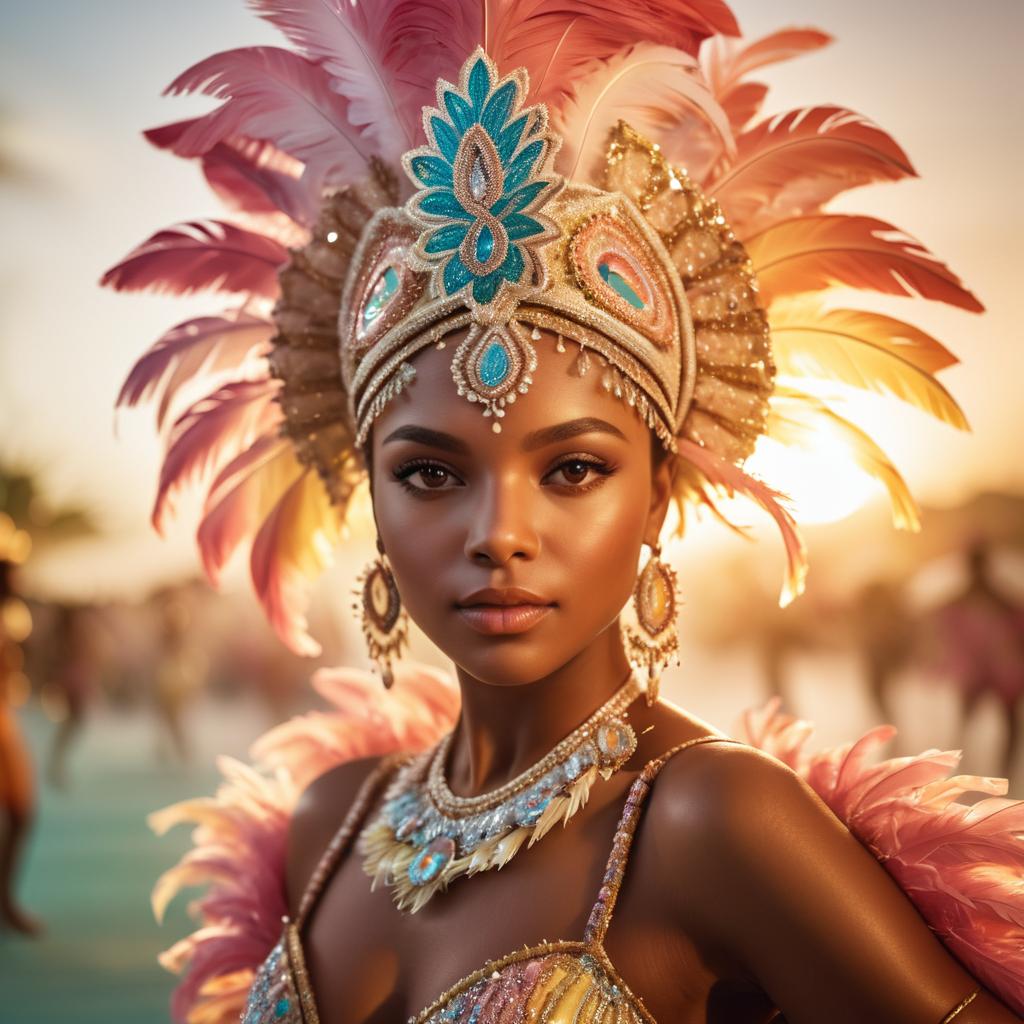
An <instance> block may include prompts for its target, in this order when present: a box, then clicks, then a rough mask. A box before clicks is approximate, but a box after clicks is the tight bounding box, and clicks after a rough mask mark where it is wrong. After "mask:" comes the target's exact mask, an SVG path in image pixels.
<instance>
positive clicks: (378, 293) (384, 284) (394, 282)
mask: <svg viewBox="0 0 1024 1024" xmlns="http://www.w3.org/2000/svg"><path fill="white" fill-rule="evenodd" d="M397 291H398V272H397V271H396V270H395V268H394V267H385V268H384V270H383V272H382V273H381V274H380V275H378V277H377V280H376V281H374V283H373V287H372V288H371V289H370V295H369V297H368V298H367V300H366V305H365V306H363V319H362V330H363V332H365V331H367V330H368V329H369V328H370V327H371V326H372V324H373V322H374V320H376V319H377V318H378V317H379V316H380V315H381V313H383V312H384V310H385V308H386V307H387V304H388V303H389V302H390V301H391V300H392V299H393V298H394V296H395V292H397Z"/></svg>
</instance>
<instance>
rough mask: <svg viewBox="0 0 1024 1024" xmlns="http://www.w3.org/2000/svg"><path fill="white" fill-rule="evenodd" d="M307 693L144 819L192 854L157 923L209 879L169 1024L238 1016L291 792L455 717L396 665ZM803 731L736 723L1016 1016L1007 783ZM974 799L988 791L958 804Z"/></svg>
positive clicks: (330, 673)
mask: <svg viewBox="0 0 1024 1024" xmlns="http://www.w3.org/2000/svg"><path fill="white" fill-rule="evenodd" d="M313 682H314V686H315V688H316V689H317V691H318V692H319V693H320V694H321V696H323V697H324V698H325V699H326V700H327V701H328V703H329V704H330V705H332V709H331V710H329V711H323V712H313V713H310V714H306V715H303V716H299V717H296V718H294V719H292V720H291V721H289V722H286V723H285V724H283V725H280V726H277V727H276V728H274V729H272V730H271V731H270V732H268V733H267V734H266V735H264V736H263V737H262V738H261V739H259V740H258V741H257V742H256V744H255V745H254V747H253V751H252V753H253V756H254V758H255V760H256V767H255V768H253V767H248V766H246V765H244V764H241V763H240V762H238V761H235V760H233V759H231V758H226V757H224V758H221V759H219V761H218V767H219V768H220V771H221V773H222V774H223V776H224V782H223V783H222V785H221V786H220V789H219V790H218V792H217V794H216V796H215V797H213V798H206V799H199V800H189V801H185V802H183V803H179V804H175V805H174V806H172V807H168V808H166V809H164V810H162V811H157V812H156V813H154V814H153V815H151V816H150V819H149V821H150V825H151V827H152V828H153V829H154V830H155V831H157V832H159V833H163V832H165V831H166V830H167V829H169V828H171V827H172V826H174V825H177V824H181V823H191V824H193V825H194V826H195V831H194V832H193V838H194V841H195V845H194V847H193V848H192V850H190V851H189V852H188V853H187V854H186V855H185V856H184V857H183V858H182V860H181V861H180V862H179V863H178V864H177V865H175V866H174V867H172V868H170V869H169V870H168V871H166V872H165V873H164V874H163V875H162V876H161V878H160V879H159V880H158V882H157V884H156V886H155V888H154V890H153V897H152V901H153V910H154V912H155V914H156V916H157V918H158V919H159V918H161V917H162V915H163V912H164V910H165V908H166V907H167V904H168V903H169V902H170V900H171V899H173V897H174V896H175V895H176V894H177V893H178V892H179V891H180V890H181V889H183V888H185V887H191V886H197V885H205V886H207V890H206V894H205V895H204V896H203V897H202V898H201V899H199V900H198V901H196V902H195V903H194V904H193V905H192V910H193V912H194V914H195V915H196V916H197V918H198V920H199V922H200V924H199V927H198V928H197V929H196V930H195V931H194V932H193V933H192V934H191V935H189V936H188V937H186V938H184V939H182V940H181V941H180V942H177V943H176V944H175V945H173V946H172V947H171V948H170V949H168V950H167V951H166V952H165V953H163V954H162V955H161V958H160V962H161V964H162V965H163V966H164V967H165V968H167V969H168V970H170V971H172V972H174V973H176V974H183V979H182V981H181V983H180V984H179V985H178V987H177V989H176V990H175V994H174V997H173V1001H172V1012H173V1015H174V1019H175V1020H176V1021H177V1022H179V1024H228V1022H229V1021H237V1019H238V1017H239V1015H240V1013H241V1010H242V1008H243V1006H244V1003H245V998H246V995H247V992H248V988H249V985H250V983H251V980H252V977H253V974H254V972H255V970H256V968H257V967H258V966H259V964H260V963H261V962H262V961H263V960H264V959H265V958H266V956H267V954H268V953H269V952H270V949H271V947H272V946H273V945H274V943H275V942H276V941H277V939H278V937H279V931H280V926H281V915H282V914H284V913H285V912H286V909H287V908H286V905H285V895H284V863H285V840H286V834H287V827H288V821H289V817H290V814H291V811H292V809H293V807H294V805H295V802H296V800H297V798H298V795H299V793H300V792H301V790H302V789H303V788H304V787H305V786H306V785H308V784H309V782H311V781H312V780H313V779H314V778H315V777H317V776H318V775H320V774H321V773H322V772H325V771H327V770H328V769H330V768H332V767H334V766H335V765H338V764H341V763H343V762H345V761H349V760H354V759H357V758H363V757H371V756H377V755H383V754H386V753H390V752H392V751H396V750H410V751H415V750H425V749H427V748H428V747H430V746H431V745H432V744H433V743H435V742H436V741H437V740H438V739H439V738H440V737H441V736H442V735H443V734H444V733H445V732H447V731H448V730H449V729H450V728H451V727H452V725H453V724H454V722H455V719H456V716H457V714H458V691H457V688H456V687H455V685H454V683H453V681H452V680H451V679H450V678H449V677H448V676H447V675H446V674H445V673H443V672H440V671H438V670H435V669H431V668H427V667H425V666H423V665H417V664H416V663H413V662H406V663H404V664H403V663H401V662H400V663H399V665H398V668H397V675H396V684H395V687H394V688H393V689H392V690H390V691H384V690H382V689H381V687H380V683H379V681H378V680H377V679H376V677H375V676H373V675H372V674H371V673H369V672H363V671H358V670H355V669H325V670H322V671H320V672H319V673H317V674H316V676H314V680H313ZM812 731H813V726H811V724H810V723H809V722H806V721H802V720H800V719H797V718H794V717H793V716H791V715H787V714H784V713H782V712H781V711H780V710H779V702H778V698H773V699H772V700H771V701H769V702H768V704H767V705H765V706H764V707H763V708H759V709H752V710H749V711H747V712H745V714H744V715H743V719H742V725H741V727H740V729H739V730H738V731H737V738H739V739H742V740H744V741H745V742H747V743H750V744H751V745H753V746H755V747H758V748H760V749H761V750H764V751H766V752H767V753H769V754H771V755H772V756H774V757H776V758H778V759H779V760H780V761H782V762H783V763H785V764H787V765H789V766H790V767H791V768H792V769H793V770H794V771H796V772H797V773H798V774H800V775H801V776H802V777H803V778H804V779H805V780H806V781H807V782H808V784H809V785H810V786H811V787H812V788H813V789H814V790H815V792H816V793H817V794H818V795H819V796H820V797H821V798H822V799H823V800H824V801H825V803H826V804H827V805H828V806H829V807H830V808H831V810H832V811H833V812H834V813H835V814H836V816H837V817H838V818H839V819H840V820H841V821H843V822H844V823H845V824H846V826H847V827H848V828H849V829H850V831H851V832H852V833H853V834H854V835H855V836H857V838H858V839H859V840H860V841H861V842H862V843H864V845H865V846H866V847H867V848H868V849H870V850H871V851H872V852H873V853H874V854H875V856H876V857H877V858H878V859H879V861H881V863H882V864H883V865H884V866H885V868H886V869H887V870H888V871H889V873H890V874H891V875H892V876H893V878H895V879H896V881H897V882H898V883H899V884H900V886H901V887H902V888H903V889H904V891H905V892H906V893H907V895H908V896H909V897H910V898H911V899H912V900H913V902H914V904H915V905H916V907H917V909H918V911H919V912H920V913H921V915H922V916H923V917H924V919H925V920H926V921H927V922H928V924H929V925H930V926H931V928H932V929H933V930H934V931H935V932H936V934H937V935H938V936H939V937H940V938H941V939H942V941H943V942H944V943H945V944H946V947H947V948H948V949H949V950H950V951H951V952H952V953H953V954H954V955H955V956H956V957H957V958H958V959H959V960H960V961H961V963H963V965H964V966H965V967H966V968H967V969H968V970H969V971H971V972H972V973H973V974H974V975H975V977H976V978H978V980H979V981H981V982H982V983H983V984H985V985H986V986H987V987H988V988H990V989H991V990H992V991H993V992H995V993H996V994H997V995H999V997H1000V998H1001V999H1003V1001H1004V1002H1006V1003H1007V1004H1008V1005H1009V1006H1011V1007H1013V1008H1014V1009H1015V1010H1016V1011H1017V1012H1018V1013H1020V1012H1024V891H1022V886H1021V881H1020V879H1021V874H1022V870H1024V843H1022V842H1021V838H1022V834H1024V801H1018V800H1010V799H1006V798H1005V793H1006V790H1007V782H1006V780H1005V779H995V778H983V777H980V776H974V775H952V776H951V775H950V773H951V772H952V771H953V770H954V769H955V768H956V766H957V764H958V763H959V761H960V752H959V751H954V750H947V751H942V750H934V749H932V750H926V751H924V752H923V753H920V754H916V755H914V756H911V757H897V758H889V759H887V760H883V761H880V762H878V763H875V764H869V763H868V760H869V757H870V755H872V754H874V753H876V752H877V751H878V749H879V747H880V746H881V745H882V744H883V743H885V742H886V741H887V740H888V739H890V738H891V737H892V736H893V735H894V734H895V732H896V730H895V728H894V727H893V726H891V725H881V726H877V727H876V728H874V729H871V730H870V731H868V732H867V733H865V734H864V735H863V736H862V737H861V738H860V739H859V740H857V741H856V742H853V743H848V744H845V745H843V746H838V747H831V748H825V749H822V750H820V751H818V752H817V753H813V754H812V753H807V752H805V751H804V745H805V743H806V742H807V739H808V737H809V736H810V734H811V732H812ZM970 793H983V794H987V796H986V798H985V799H982V800H979V801H978V802H977V803H974V804H972V805H967V804H964V803H960V802H958V799H959V798H960V797H961V796H964V795H967V794H970Z"/></svg>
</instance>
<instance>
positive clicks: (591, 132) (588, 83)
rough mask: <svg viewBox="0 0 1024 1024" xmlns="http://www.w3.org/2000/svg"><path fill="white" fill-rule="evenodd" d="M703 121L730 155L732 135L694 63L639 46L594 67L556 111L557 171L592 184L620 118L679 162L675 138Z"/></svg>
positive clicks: (686, 57) (651, 46)
mask: <svg viewBox="0 0 1024 1024" xmlns="http://www.w3.org/2000/svg"><path fill="white" fill-rule="evenodd" d="M695 118H696V119H703V120H705V121H706V122H707V123H708V124H710V125H711V126H712V127H713V129H714V130H715V131H717V132H718V133H719V135H720V137H721V144H722V146H723V148H725V149H727V150H731V148H732V146H733V141H732V134H731V132H730V130H729V124H728V121H727V120H726V118H725V115H724V113H723V112H722V110H721V108H720V107H719V106H718V103H717V101H716V100H715V98H714V96H713V95H712V93H711V91H710V90H709V89H708V87H707V85H706V84H705V82H704V81H703V79H702V78H701V76H700V74H699V69H698V66H697V62H696V60H695V59H694V58H692V57H690V56H689V55H688V54H686V53H684V52H683V51H681V50H675V49H671V48H670V47H667V46H658V45H656V44H653V43H638V44H637V45H636V46H634V47H632V48H631V49H630V50H628V51H623V52H622V53H620V54H617V55H616V56H615V57H614V58H612V59H611V60H609V61H607V62H602V63H595V64H594V65H592V66H591V70H590V72H589V74H587V75H585V76H583V77H581V79H580V81H579V82H578V83H577V86H576V89H575V91H574V92H573V95H572V97H571V99H569V100H567V101H566V102H565V103H564V104H563V105H562V106H561V107H560V108H558V109H557V111H552V125H553V127H554V128H555V130H556V131H557V132H558V133H559V134H561V136H562V147H561V149H560V150H559V152H558V155H557V157H556V161H555V167H556V169H557V170H558V171H559V173H561V174H564V175H565V176H566V177H568V178H572V179H575V180H585V181H593V180H594V178H595V171H596V170H597V169H599V167H600V166H602V165H603V156H604V153H605V151H606V150H607V147H608V133H609V131H610V130H611V129H612V128H614V127H615V124H616V123H617V122H618V121H619V120H620V119H621V120H624V121H628V122H629V124H630V125H631V126H632V127H634V128H635V129H636V130H637V131H638V132H640V133H641V134H642V135H644V136H646V137H647V138H651V139H658V140H660V141H661V142H662V143H663V145H662V149H663V151H664V153H665V156H666V158H667V159H669V160H671V161H677V162H678V160H679V159H682V158H684V154H681V153H679V152H677V151H676V146H675V145H674V138H673V133H674V132H676V130H677V129H678V128H679V126H681V125H685V124H686V123H687V122H689V121H692V120H693V119H695Z"/></svg>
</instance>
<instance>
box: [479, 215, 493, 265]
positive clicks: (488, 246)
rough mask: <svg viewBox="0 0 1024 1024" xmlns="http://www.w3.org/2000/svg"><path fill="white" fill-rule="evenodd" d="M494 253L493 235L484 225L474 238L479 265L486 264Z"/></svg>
mask: <svg viewBox="0 0 1024 1024" xmlns="http://www.w3.org/2000/svg"><path fill="white" fill-rule="evenodd" d="M492 252H494V233H493V232H492V231H491V229H490V228H489V227H488V226H487V225H486V224H485V225H484V226H483V227H482V228H481V229H480V234H479V235H477V236H476V258H477V260H479V262H481V263H486V262H487V261H488V260H489V259H490V258H491V253H492Z"/></svg>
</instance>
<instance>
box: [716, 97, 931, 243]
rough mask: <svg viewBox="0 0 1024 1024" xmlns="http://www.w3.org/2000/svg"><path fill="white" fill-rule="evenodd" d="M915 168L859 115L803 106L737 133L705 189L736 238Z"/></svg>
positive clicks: (829, 108)
mask: <svg viewBox="0 0 1024 1024" xmlns="http://www.w3.org/2000/svg"><path fill="white" fill-rule="evenodd" d="M915 174H916V172H915V171H914V168H913V166H912V165H911V163H910V160H909V158H908V157H907V155H906V153H904V152H903V150H902V149H901V148H900V147H899V146H898V145H897V144H896V142H894V141H893V139H892V138H891V137H890V136H889V135H888V134H886V133H885V132H884V131H882V130H881V129H880V128H878V127H877V126H876V125H874V124H872V123H871V122H870V121H869V120H867V118H864V117H861V115H860V114H856V113H854V112H853V111H852V110H845V109H843V108H842V107H832V106H829V107H807V108H804V109H802V110H791V111H789V112H788V113H786V114H781V115H779V116H777V117H773V118H769V119H768V120H765V121H762V122H761V123H760V124H758V125H756V126H755V127H753V128H751V129H750V131H747V132H743V134H741V135H740V136H739V137H738V138H737V139H736V157H735V159H732V160H724V161H722V163H721V164H720V165H719V167H718V168H717V169H716V173H715V174H714V176H713V177H712V180H711V181H710V182H709V183H708V185H707V188H706V190H707V191H708V192H709V193H710V194H711V195H713V196H714V197H715V198H716V199H717V200H718V201H719V202H720V203H721V204H722V208H723V209H724V210H727V211H728V214H729V223H730V225H731V226H732V228H733V230H734V231H735V232H736V233H737V234H738V235H740V236H741V237H742V236H744V235H747V234H751V233H753V232H754V231H756V230H758V229H760V228H763V227H766V226H767V225H769V224H773V223H776V222H777V221H780V220H783V219H785V218H786V217H791V216H795V215H800V214H807V213H817V212H819V211H820V210H821V208H822V206H823V205H824V204H825V203H826V202H828V201H829V200H830V199H833V198H834V197H835V196H837V195H839V194H840V193H842V192H845V191H847V190H848V189H851V188H854V187H856V186H858V185H866V184H869V183H870V182H875V181H898V180H899V179H900V178H905V177H908V176H914V175H915Z"/></svg>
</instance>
